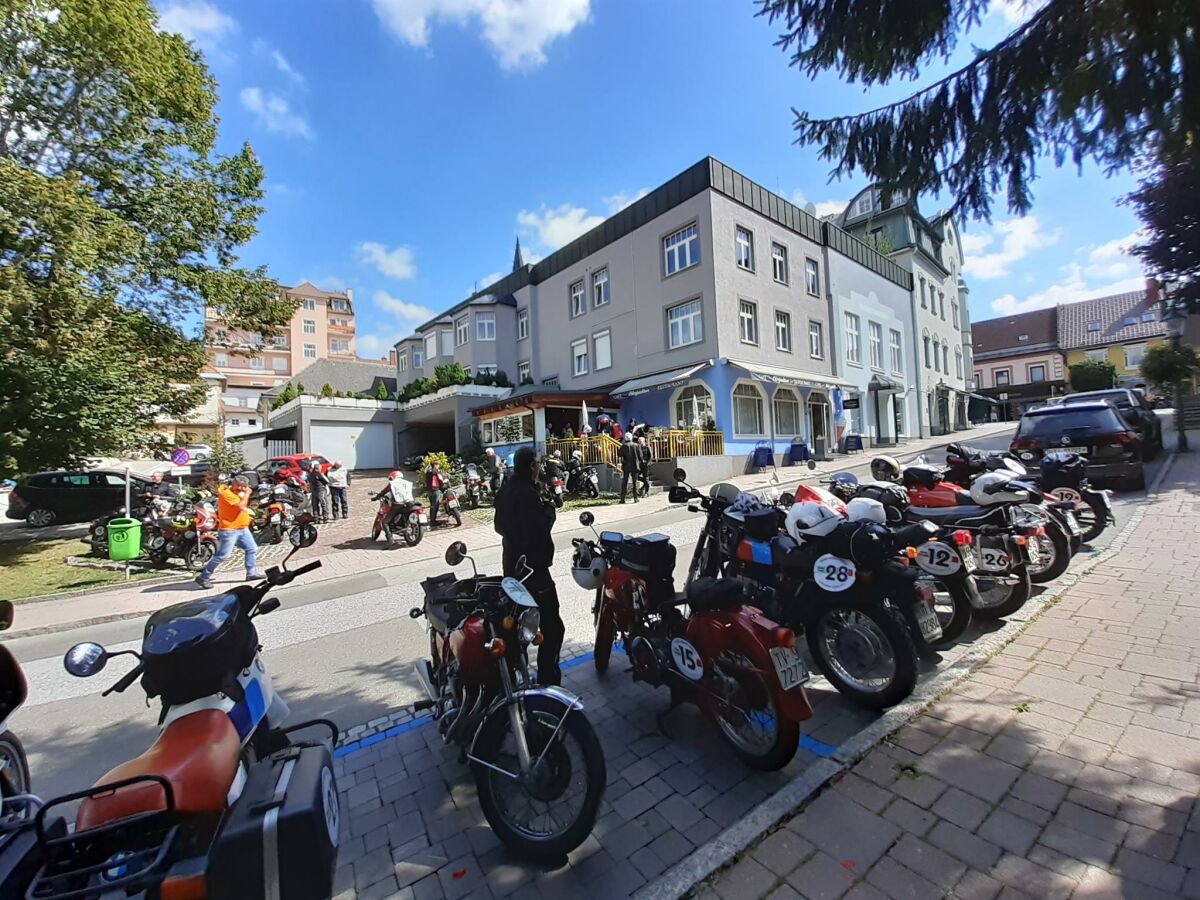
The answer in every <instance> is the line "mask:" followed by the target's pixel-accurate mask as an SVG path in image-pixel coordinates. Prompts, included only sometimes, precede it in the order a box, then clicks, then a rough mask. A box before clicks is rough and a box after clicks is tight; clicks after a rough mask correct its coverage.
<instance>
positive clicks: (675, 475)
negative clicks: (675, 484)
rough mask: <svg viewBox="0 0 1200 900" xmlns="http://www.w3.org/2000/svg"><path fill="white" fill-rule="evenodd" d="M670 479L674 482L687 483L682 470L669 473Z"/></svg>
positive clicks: (685, 474)
mask: <svg viewBox="0 0 1200 900" xmlns="http://www.w3.org/2000/svg"><path fill="white" fill-rule="evenodd" d="M671 477H672V478H674V479H675V480H676V481H680V482H682V481H687V472H685V471H684V470H683V469H676V470H675V471H674V472H672V473H671Z"/></svg>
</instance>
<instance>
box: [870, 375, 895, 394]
mask: <svg viewBox="0 0 1200 900" xmlns="http://www.w3.org/2000/svg"><path fill="white" fill-rule="evenodd" d="M867 390H868V391H879V392H880V393H891V392H898V391H903V390H904V386H903V385H901V384H897V383H896V382H894V381H892V380H891V379H890V378H884V377H883V376H882V375H872V376H871V380H870V382H869V383H868V384H867Z"/></svg>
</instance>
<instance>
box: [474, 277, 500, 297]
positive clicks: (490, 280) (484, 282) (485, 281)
mask: <svg viewBox="0 0 1200 900" xmlns="http://www.w3.org/2000/svg"><path fill="white" fill-rule="evenodd" d="M503 277H504V273H503V272H489V273H488V274H487V275H484V276H483V277H482V278H480V279H479V280H478V281H477V282H475V285H474V286H473V287H472V288H471V290H470V293H472V294H473V293H475V292H476V291H482V290H483V289H484V288H485V287H487V286H488V285H490V284H495V283H496V282H497V281H499V280H500V279H501V278H503Z"/></svg>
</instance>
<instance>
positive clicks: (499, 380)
mask: <svg viewBox="0 0 1200 900" xmlns="http://www.w3.org/2000/svg"><path fill="white" fill-rule="evenodd" d="M496 387H512V382H511V381H509V379H508V373H507V372H505V371H504V370H503V369H499V370H497V372H496Z"/></svg>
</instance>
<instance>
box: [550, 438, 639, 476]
mask: <svg viewBox="0 0 1200 900" xmlns="http://www.w3.org/2000/svg"><path fill="white" fill-rule="evenodd" d="M555 450H559V451H561V452H562V455H563V459H570V458H571V453H572V452H574V451H575V450H579V451H580V452H581V453H583V464H584V465H587V466H595V465H606V466H612V467H613V468H620V464H621V445H620V444H618V443H617V442H616V441H614V440H613V439H612V438H611V437H609V436H608V435H607V434H598V435H594V436H592V437H586V438H556V439H553V440H549V441H546V453H547V454H550V453H553V452H554V451H555Z"/></svg>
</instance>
